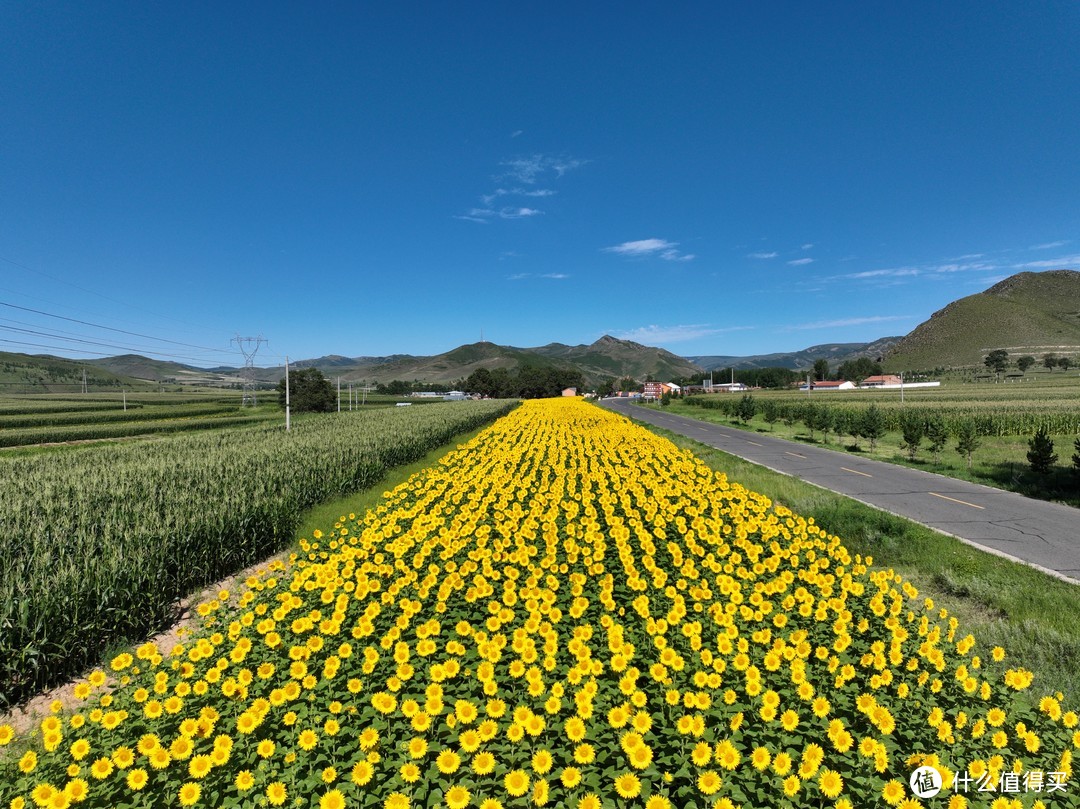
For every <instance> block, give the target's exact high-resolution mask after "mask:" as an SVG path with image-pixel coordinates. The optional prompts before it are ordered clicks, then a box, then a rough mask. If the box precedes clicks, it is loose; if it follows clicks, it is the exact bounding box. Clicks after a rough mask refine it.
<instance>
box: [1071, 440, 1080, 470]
mask: <svg viewBox="0 0 1080 809" xmlns="http://www.w3.org/2000/svg"><path fill="white" fill-rule="evenodd" d="M1072 468H1073V475H1075V476H1076V478H1077V480H1080V438H1077V439H1075V440H1074V441H1073V456H1072Z"/></svg>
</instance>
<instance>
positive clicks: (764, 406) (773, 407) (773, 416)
mask: <svg viewBox="0 0 1080 809" xmlns="http://www.w3.org/2000/svg"><path fill="white" fill-rule="evenodd" d="M761 417H762V418H763V419H765V423H766V424H768V425H769V429H770V430H772V429H773V426H774V425H775V424H776V422H777V421H779V420H780V407H779V406H778V405H777V404H776V402H775V401H773V400H772V399H766V400H765V401H764V402H762V403H761Z"/></svg>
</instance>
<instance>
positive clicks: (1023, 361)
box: [1016, 354, 1035, 374]
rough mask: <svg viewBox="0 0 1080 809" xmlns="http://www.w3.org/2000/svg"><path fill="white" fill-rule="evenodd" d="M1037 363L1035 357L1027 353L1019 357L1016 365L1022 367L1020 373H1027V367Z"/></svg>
mask: <svg viewBox="0 0 1080 809" xmlns="http://www.w3.org/2000/svg"><path fill="white" fill-rule="evenodd" d="M1034 364H1035V358H1034V357H1033V356H1031V355H1030V354H1025V355H1024V356H1022V357H1019V358H1017V360H1016V367H1017V368H1019V369H1020V373H1022V374H1026V373H1027V369H1028V368H1030V367H1031V366H1032V365H1034Z"/></svg>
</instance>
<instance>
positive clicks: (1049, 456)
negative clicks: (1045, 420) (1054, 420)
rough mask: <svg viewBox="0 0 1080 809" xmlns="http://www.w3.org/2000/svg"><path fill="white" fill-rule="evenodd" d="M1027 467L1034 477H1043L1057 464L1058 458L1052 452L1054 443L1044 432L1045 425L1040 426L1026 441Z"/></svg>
mask: <svg viewBox="0 0 1080 809" xmlns="http://www.w3.org/2000/svg"><path fill="white" fill-rule="evenodd" d="M1027 459H1028V465H1029V466H1030V467H1031V471H1032V472H1034V473H1035V474H1036V475H1042V476H1045V475H1047V474H1049V472H1050V470H1051V468H1053V466H1054V464H1055V463H1057V459H1058V456H1057V454H1056V453H1055V452H1054V442H1053V441H1052V440H1051V439H1050V435H1049V433H1047V432H1046V425H1045V424H1043V425H1040V426H1039V429H1038V430H1036V431H1035V435H1033V436H1032V437H1031V440H1030V441H1028V452H1027Z"/></svg>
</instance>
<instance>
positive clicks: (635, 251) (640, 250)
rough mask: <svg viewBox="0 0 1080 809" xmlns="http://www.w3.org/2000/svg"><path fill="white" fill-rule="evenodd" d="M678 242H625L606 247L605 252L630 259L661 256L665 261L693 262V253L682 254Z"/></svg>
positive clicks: (653, 240) (644, 240)
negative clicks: (678, 248)
mask: <svg viewBox="0 0 1080 809" xmlns="http://www.w3.org/2000/svg"><path fill="white" fill-rule="evenodd" d="M678 246H679V243H678V242H669V241H667V240H666V239H638V240H636V241H631V242H623V243H622V244H616V245H613V246H612V247H605V248H604V249H603V252H605V253H616V254H617V255H620V256H629V257H630V258H641V257H644V256H659V257H660V258H662V259H663V260H664V261H693V259H694V258H695V256H694V254H693V253H682V252H680V251H679V250H677V249H676V248H677V247H678Z"/></svg>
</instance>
